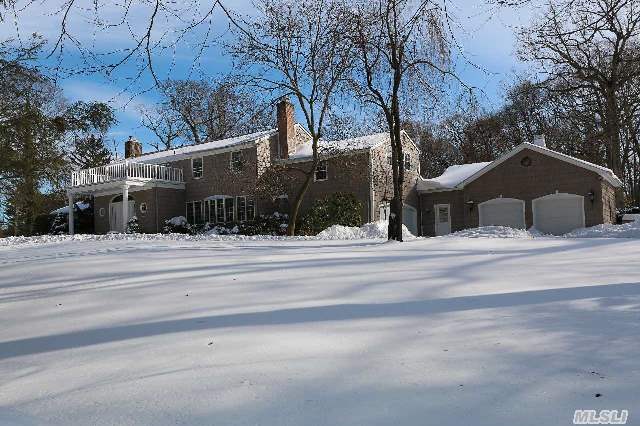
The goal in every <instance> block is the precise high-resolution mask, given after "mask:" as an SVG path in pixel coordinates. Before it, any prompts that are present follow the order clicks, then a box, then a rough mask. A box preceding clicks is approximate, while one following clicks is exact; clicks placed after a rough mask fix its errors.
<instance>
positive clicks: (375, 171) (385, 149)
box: [371, 134, 420, 221]
mask: <svg viewBox="0 0 640 426" xmlns="http://www.w3.org/2000/svg"><path fill="white" fill-rule="evenodd" d="M402 149H403V151H404V152H405V153H409V154H410V155H411V164H412V168H411V170H405V179H404V188H403V198H404V203H405V204H409V205H411V206H413V207H416V208H418V206H419V202H418V194H417V192H416V191H415V184H416V181H417V179H418V177H419V176H420V152H419V150H418V149H417V147H416V146H415V145H414V144H413V143H412V142H411V141H410V140H409V139H408V137H407V136H406V135H404V134H403V140H402ZM390 155H391V146H390V144H388V143H386V144H383V145H381V146H379V147H376V148H374V149H372V150H371V167H372V183H373V220H374V221H375V220H379V219H380V205H381V204H383V203H384V202H386V201H389V200H391V199H392V198H393V175H392V171H391V166H390V165H389V162H388V159H387V158H388V157H389V156H390ZM385 200H386V201H385ZM419 220H420V212H418V221H419Z"/></svg>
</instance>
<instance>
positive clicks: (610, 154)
mask: <svg viewBox="0 0 640 426" xmlns="http://www.w3.org/2000/svg"><path fill="white" fill-rule="evenodd" d="M639 12H640V1H638V0H550V1H549V2H548V4H547V8H546V11H545V13H544V15H543V16H542V17H541V18H540V19H539V20H538V21H537V22H536V23H534V24H533V25H532V26H531V27H528V28H524V29H522V30H521V31H520V34H519V38H520V43H521V49H520V56H521V57H522V58H523V59H525V60H529V61H533V62H536V63H537V64H539V65H540V66H541V68H540V71H543V72H544V73H546V74H547V76H548V80H549V82H550V83H551V84H552V85H553V86H555V87H557V88H561V89H562V90H565V91H570V92H571V93H572V94H579V93H580V92H583V91H589V92H592V93H593V94H595V95H596V97H597V98H599V99H601V100H602V105H601V110H602V121H603V123H602V124H603V133H604V139H605V141H606V146H607V164H608V166H609V167H610V168H611V169H612V170H613V171H614V173H616V174H617V175H619V176H621V177H623V176H624V170H623V165H622V146H621V129H622V127H623V122H624V117H623V110H622V108H621V91H622V90H623V88H624V87H626V86H628V85H629V84H630V83H632V82H636V84H637V81H638V77H639V76H640V61H639V57H638V54H637V52H638V42H639V41H640V39H639V37H640V13H639Z"/></svg>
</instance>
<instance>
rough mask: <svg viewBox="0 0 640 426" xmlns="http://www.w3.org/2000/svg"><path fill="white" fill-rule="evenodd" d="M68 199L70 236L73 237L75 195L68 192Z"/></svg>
mask: <svg viewBox="0 0 640 426" xmlns="http://www.w3.org/2000/svg"><path fill="white" fill-rule="evenodd" d="M67 198H68V199H69V214H68V215H67V217H68V218H69V235H73V234H74V232H73V207H74V206H73V194H72V193H70V192H68V193H67Z"/></svg>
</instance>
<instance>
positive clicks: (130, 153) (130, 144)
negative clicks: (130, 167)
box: [124, 136, 142, 158]
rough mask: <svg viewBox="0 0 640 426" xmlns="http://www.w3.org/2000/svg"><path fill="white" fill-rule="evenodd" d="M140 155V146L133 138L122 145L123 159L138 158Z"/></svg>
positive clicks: (130, 137)
mask: <svg viewBox="0 0 640 426" xmlns="http://www.w3.org/2000/svg"><path fill="white" fill-rule="evenodd" d="M141 155H142V144H141V143H140V141H138V140H137V139H136V138H134V137H133V136H129V140H128V141H126V142H125V143H124V158H133V157H140V156H141Z"/></svg>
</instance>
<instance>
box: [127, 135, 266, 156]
mask: <svg viewBox="0 0 640 426" xmlns="http://www.w3.org/2000/svg"><path fill="white" fill-rule="evenodd" d="M276 133H278V130H277V129H270V130H265V131H262V132H256V133H250V134H248V135H242V136H237V137H234V138H227V139H221V140H218V141H212V142H205V143H201V144H199V145H189V146H183V147H180V148H175V149H168V150H166V151H159V152H152V153H149V154H143V155H141V156H140V157H138V158H136V159H135V160H136V161H139V162H142V163H158V162H165V161H176V160H180V159H183V158H190V157H196V156H198V155H201V154H203V153H204V152H209V151H217V150H223V149H228V148H234V147H239V146H241V145H245V144H252V143H255V142H256V141H258V140H260V139H263V138H266V137H270V136H273V135H275V134H276Z"/></svg>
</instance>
